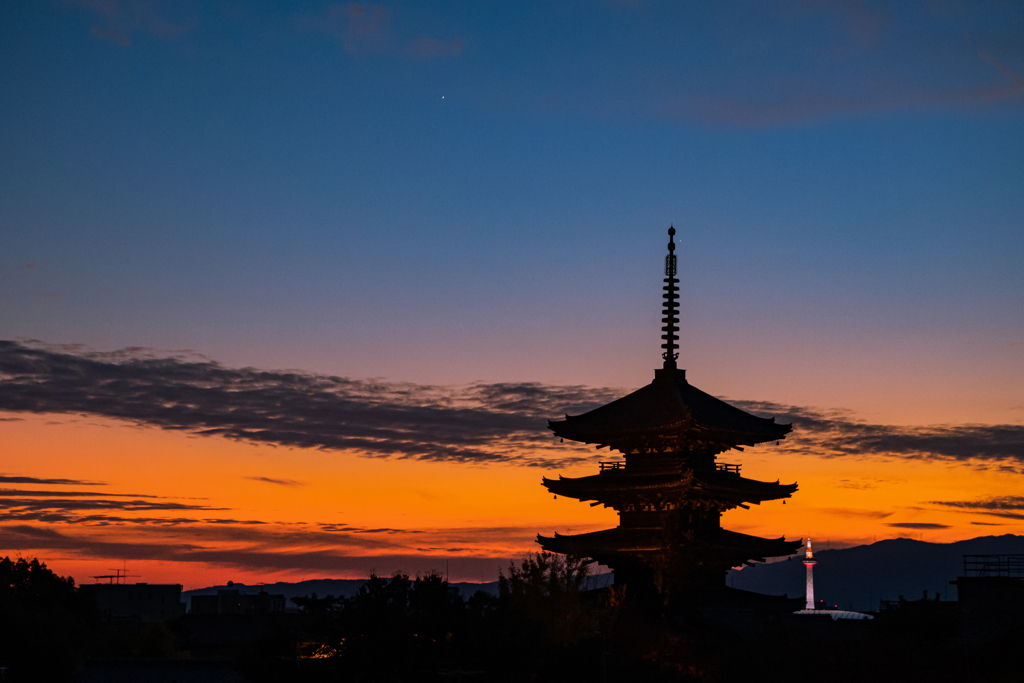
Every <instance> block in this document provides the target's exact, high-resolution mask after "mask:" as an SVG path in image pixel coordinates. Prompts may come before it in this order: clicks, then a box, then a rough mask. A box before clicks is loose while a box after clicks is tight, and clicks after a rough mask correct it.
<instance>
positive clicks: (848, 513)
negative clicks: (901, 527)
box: [819, 508, 892, 519]
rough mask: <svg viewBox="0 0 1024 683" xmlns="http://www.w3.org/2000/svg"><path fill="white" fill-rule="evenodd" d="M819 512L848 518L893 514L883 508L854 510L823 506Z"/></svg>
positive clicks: (869, 517)
mask: <svg viewBox="0 0 1024 683" xmlns="http://www.w3.org/2000/svg"><path fill="white" fill-rule="evenodd" d="M819 512H823V513H825V514H827V515H832V516H833V517H845V518H848V519H885V518H886V517H889V516H891V515H892V513H891V512H883V511H881V510H854V509H850V508H821V509H820V510H819Z"/></svg>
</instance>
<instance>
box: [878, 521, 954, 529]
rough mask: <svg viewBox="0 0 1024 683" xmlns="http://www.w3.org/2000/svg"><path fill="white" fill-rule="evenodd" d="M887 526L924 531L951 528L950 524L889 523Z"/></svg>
mask: <svg viewBox="0 0 1024 683" xmlns="http://www.w3.org/2000/svg"><path fill="white" fill-rule="evenodd" d="M886 526H891V527H894V528H896V529H920V530H922V531H924V530H927V529H949V528H951V527H950V526H949V525H948V524H934V523H932V522H887V523H886Z"/></svg>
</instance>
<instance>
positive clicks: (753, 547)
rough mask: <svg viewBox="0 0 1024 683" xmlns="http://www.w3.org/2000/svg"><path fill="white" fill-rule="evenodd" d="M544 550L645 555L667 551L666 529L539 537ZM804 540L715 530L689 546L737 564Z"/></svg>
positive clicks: (783, 551)
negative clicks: (731, 559)
mask: <svg viewBox="0 0 1024 683" xmlns="http://www.w3.org/2000/svg"><path fill="white" fill-rule="evenodd" d="M537 542H538V543H539V544H540V545H541V547H542V548H543V549H544V550H547V551H549V552H556V553H561V554H563V555H577V556H580V557H590V558H593V559H596V560H601V559H602V558H608V557H611V556H615V555H622V554H629V555H645V554H649V553H655V552H659V551H661V550H662V549H663V548H664V543H665V530H664V529H662V528H659V527H621V526H620V527H615V528H613V529H605V530H603V531H593V532H590V533H586V534H573V535H568V536H563V535H562V534H557V533H556V534H555V535H554V536H553V537H548V536H541V535H540V534H538V535H537ZM801 544H802V543H801V541H799V540H796V541H787V540H786V538H785V537H784V536H783V537H781V538H761V537H759V536H750V535H749V534H741V533H739V532H736V531H729V530H728V529H715V530H714V531H707V532H703V533H700V534H698V535H697V536H696V537H694V539H693V540H692V541H690V542H689V543H688V545H692V546H693V547H695V548H701V549H704V550H709V551H711V552H713V553H715V554H719V555H725V556H731V557H735V558H737V559H735V560H734V561H735V563H736V564H740V563H742V562H743V561H745V560H747V559H750V558H756V559H760V560H762V561H763V558H767V557H777V556H781V555H792V554H793V553H795V552H797V551H798V550H799V549H800V546H801Z"/></svg>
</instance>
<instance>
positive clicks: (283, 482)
mask: <svg viewBox="0 0 1024 683" xmlns="http://www.w3.org/2000/svg"><path fill="white" fill-rule="evenodd" d="M246 479H248V480H249V481H259V482H262V483H264V484H274V485H275V486H290V487H294V486H305V485H306V484H305V482H301V481H295V480H294V479H274V478H273V477H246Z"/></svg>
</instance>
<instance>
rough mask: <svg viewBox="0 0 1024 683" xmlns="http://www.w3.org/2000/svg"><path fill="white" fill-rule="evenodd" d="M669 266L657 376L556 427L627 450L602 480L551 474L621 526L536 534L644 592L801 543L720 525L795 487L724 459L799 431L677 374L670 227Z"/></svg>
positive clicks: (702, 581)
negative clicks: (752, 474) (753, 475)
mask: <svg viewBox="0 0 1024 683" xmlns="http://www.w3.org/2000/svg"><path fill="white" fill-rule="evenodd" d="M668 234H669V243H668V256H667V257H666V259H665V287H664V291H665V294H664V299H665V301H664V314H663V318H662V323H664V327H662V330H663V332H664V334H663V335H662V339H663V340H664V343H663V344H662V348H663V349H664V353H663V354H662V356H663V358H664V365H663V367H662V368H661V369H660V370H656V371H655V373H654V381H653V382H651V383H650V384H648V385H647V386H645V387H643V388H641V389H639V390H637V391H634V392H633V393H631V394H629V395H628V396H624V397H623V398H620V399H618V400H616V401H613V402H612V403H609V404H608V405H605V406H602V407H600V408H596V409H595V410H591V411H590V412H588V413H584V414H582V415H576V416H574V417H570V416H568V415H566V418H565V419H564V420H552V421H551V422H550V423H549V428H550V429H551V430H552V431H553V432H554V433H555V435H556V436H559V437H561V438H562V439H570V440H572V441H579V442H582V443H586V444H596V445H597V447H598V448H606V447H607V448H610V449H612V450H617V451H619V452H621V453H622V454H623V456H624V459H623V460H619V461H616V462H602V463H600V468H601V469H600V471H599V473H598V474H595V475H591V476H587V477H579V478H565V477H561V476H559V478H558V479H547V478H545V479H544V486H545V487H547V489H548V490H549V491H551V492H552V493H553V494H555V495H556V496H566V497H569V498H576V499H578V500H580V501H592V502H591V505H604V506H606V507H611V508H614V509H615V510H616V511H617V512H618V513H619V526H617V527H615V528H614V529H606V530H604V531H596V532H593V533H586V534H576V535H560V534H555V535H554V536H553V537H546V536H540V535H538V537H537V542H538V543H540V545H541V547H542V548H543V549H544V550H546V551H549V552H555V553H562V554H567V555H577V556H582V557H588V558H591V559H593V560H596V561H598V562H600V563H601V564H604V565H606V566H608V567H611V568H612V569H613V570H614V572H615V582H616V584H619V585H623V584H625V585H630V586H631V587H632V588H634V589H639V590H641V591H643V590H645V589H653V588H658V589H660V590H662V592H664V591H666V590H667V589H669V588H670V587H672V588H673V590H676V591H678V590H680V589H682V590H686V591H689V590H695V589H696V590H705V589H707V588H713V587H716V586H719V587H724V585H725V574H726V572H727V571H728V570H729V568H730V567H735V566H739V565H741V564H750V563H751V562H752V561H755V560H756V561H761V562H763V561H765V558H768V557H772V556H779V555H789V554H792V553H794V552H796V551H797V549H798V548H799V546H800V541H799V540H797V541H786V540H785V538H778V539H769V538H759V537H757V536H749V535H746V534H741V533H737V532H734V531H728V530H726V529H723V528H722V525H721V517H722V513H723V512H725V511H727V510H731V509H733V508H735V507H737V506H739V507H743V508H747V507H748V504H750V503H754V504H760V503H761V502H762V501H766V500H778V499H780V498H789V497H790V495H792V494H793V493H794V492H795V491H796V489H797V486H796V484H795V483H794V484H780V483H779V482H778V481H775V482H764V481H757V480H754V479H747V478H745V477H743V476H741V475H740V465H738V464H725V463H722V462H718V460H717V459H718V456H719V454H721V453H725V452H726V451H730V450H733V449H735V450H739V451H742V450H743V447H744V446H754V445H756V444H760V443H765V442H772V441H774V442H777V441H779V440H780V439H783V438H785V436H786V434H788V433H789V431H790V430H791V429H792V426H791V425H784V424H776V422H775V419H774V418H771V419H765V418H760V417H756V416H754V415H751V414H750V413H747V412H744V411H743V410H740V409H739V408H736V407H734V406H731V405H729V404H728V403H725V402H724V401H721V400H719V399H717V398H715V397H714V396H711V395H709V394H706V393H704V392H703V391H701V390H700V389H698V388H697V387H695V386H693V385H691V384H690V383H689V382H687V381H686V371H685V370H681V369H677V367H676V360H677V358H678V353H677V349H678V344H677V342H678V331H679V328H678V323H679V317H678V315H679V311H678V296H679V295H678V292H679V289H678V283H679V281H678V279H677V278H676V256H675V253H674V251H675V243H674V242H673V236H674V235H675V229H674V228H669V231H668Z"/></svg>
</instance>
